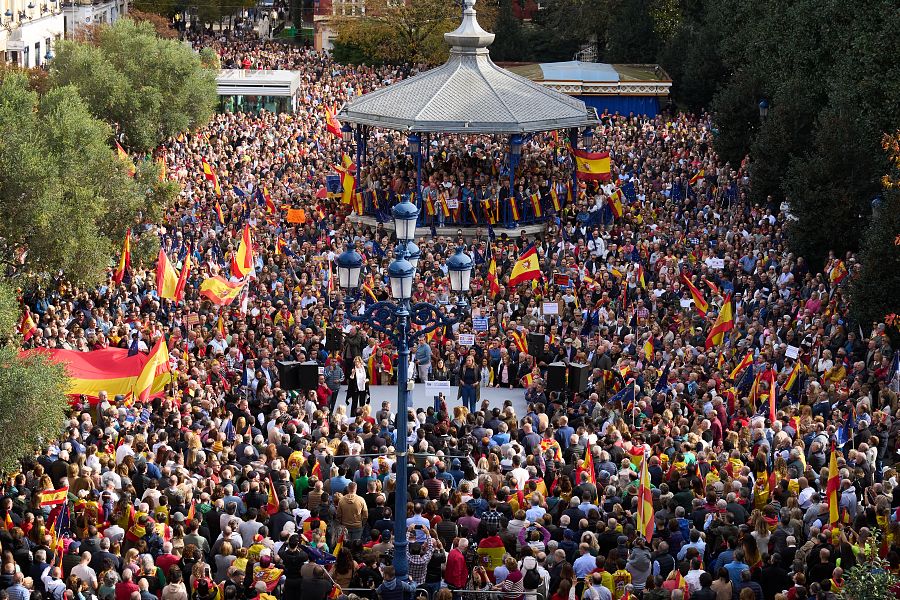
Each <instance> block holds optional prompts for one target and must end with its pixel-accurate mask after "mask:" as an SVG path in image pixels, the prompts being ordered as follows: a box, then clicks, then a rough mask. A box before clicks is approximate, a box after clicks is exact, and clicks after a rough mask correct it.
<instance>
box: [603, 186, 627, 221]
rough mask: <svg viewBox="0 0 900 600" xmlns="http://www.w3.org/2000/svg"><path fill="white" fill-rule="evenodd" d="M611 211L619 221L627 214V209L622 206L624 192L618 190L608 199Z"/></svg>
mask: <svg viewBox="0 0 900 600" xmlns="http://www.w3.org/2000/svg"><path fill="white" fill-rule="evenodd" d="M606 203H607V204H609V209H610V210H611V211H612V213H613V215H614V216H615V217H616V218H617V219H621V218H622V215H624V214H625V208H624V207H623V206H622V191H621V190H618V189H617V190H616V191H614V192H613V193H612V194H610V195H609V197H608V198H607V199H606Z"/></svg>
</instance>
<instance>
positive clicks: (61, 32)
mask: <svg viewBox="0 0 900 600" xmlns="http://www.w3.org/2000/svg"><path fill="white" fill-rule="evenodd" d="M127 12H128V2H127V0H98V1H96V2H92V1H91V0H79V1H77V2H70V1H68V0H67V1H62V0H0V61H4V62H7V63H11V64H15V65H18V66H20V67H24V68H33V67H41V66H43V65H44V64H46V63H47V62H48V61H49V60H50V59H51V58H53V53H54V51H55V48H56V42H57V41H58V40H60V39H62V38H63V37H65V38H71V37H72V36H73V35H74V34H75V32H76V31H77V29H78V28H79V27H82V26H85V25H94V24H97V23H113V22H115V21H116V20H117V19H118V18H119V17H121V16H122V15H124V14H126V13H127Z"/></svg>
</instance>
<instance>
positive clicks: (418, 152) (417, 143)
mask: <svg viewBox="0 0 900 600" xmlns="http://www.w3.org/2000/svg"><path fill="white" fill-rule="evenodd" d="M406 147H407V150H409V154H410V155H411V156H412V157H413V160H415V161H416V206H422V202H423V198H422V136H421V135H419V134H418V133H411V134H409V135H408V136H406ZM398 206H399V205H398Z"/></svg>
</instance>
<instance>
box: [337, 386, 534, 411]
mask: <svg viewBox="0 0 900 600" xmlns="http://www.w3.org/2000/svg"><path fill="white" fill-rule="evenodd" d="M435 383H443V382H429V383H428V389H426V385H425V384H421V383H417V384H416V386H415V388H414V389H413V391H412V394H411V396H412V402H411V404H412V408H413V409H417V408H427V407H429V406H433V405H434V396H437V394H438V393H439V392H441V391H443V393H444V396H445V397H446V398H447V408H449V409H450V414H451V416H452V414H453V407H455V406H457V405H461V404H462V401H461V400H457V394H458V388H455V387H448V388H446V389H443V390H440V389H435V388H434V387H433V385H434V384H435ZM369 393H370V394H371V396H372V409H373V410H378V409H380V408H381V403H382V402H384V401H388V402H390V403H391V411H393V412H394V413H396V412H397V386H396V385H372V386H369ZM346 397H347V388H346V386H344V387H342V388H341V395H340V400H339V401H338V406H340V405H342V404H343V405H344V406H348V404H347V403H346V400H345V398H346ZM481 399H482V400H485V399H487V400H488V401H489V402H490V407H491V408H494V407H497V408H503V403H504V402H505V401H506V400H512V403H513V408H514V409H515V410H516V415H518V417H519V418H520V419H521V418H522V417H523V416H525V409H526V408H527V404H526V402H525V390H524V389H522V388H514V389H511V390H507V389H502V388H486V389H482V390H481ZM480 406H481V405H480V403H479V407H480ZM348 408H349V406H348Z"/></svg>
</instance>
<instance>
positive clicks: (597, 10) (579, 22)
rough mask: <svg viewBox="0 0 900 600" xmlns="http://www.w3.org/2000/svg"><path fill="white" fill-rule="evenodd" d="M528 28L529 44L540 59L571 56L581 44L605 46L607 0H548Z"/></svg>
mask: <svg viewBox="0 0 900 600" xmlns="http://www.w3.org/2000/svg"><path fill="white" fill-rule="evenodd" d="M542 6H543V7H544V8H543V9H542V10H540V11H538V13H537V15H535V18H534V24H533V25H534V26H533V27H532V28H531V29H528V30H527V32H528V34H529V39H528V46H529V47H530V48H531V52H532V54H533V55H534V56H535V57H536V58H539V59H540V60H541V61H552V60H572V57H573V56H574V55H575V53H576V52H578V51H579V50H581V48H582V47H584V46H586V45H589V44H593V45H594V46H595V47H596V48H598V49H601V50H602V49H603V48H604V47H606V33H607V23H608V22H609V2H608V0H548V1H547V2H542Z"/></svg>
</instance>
